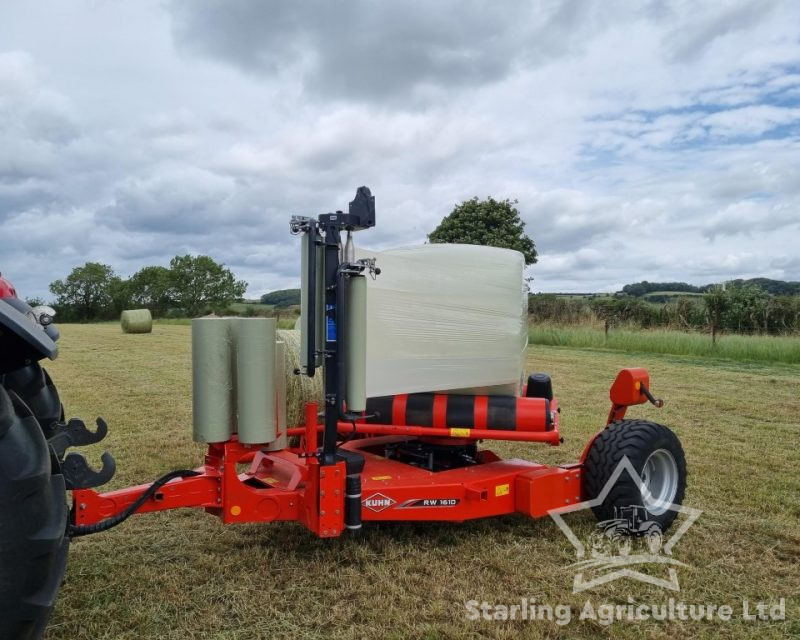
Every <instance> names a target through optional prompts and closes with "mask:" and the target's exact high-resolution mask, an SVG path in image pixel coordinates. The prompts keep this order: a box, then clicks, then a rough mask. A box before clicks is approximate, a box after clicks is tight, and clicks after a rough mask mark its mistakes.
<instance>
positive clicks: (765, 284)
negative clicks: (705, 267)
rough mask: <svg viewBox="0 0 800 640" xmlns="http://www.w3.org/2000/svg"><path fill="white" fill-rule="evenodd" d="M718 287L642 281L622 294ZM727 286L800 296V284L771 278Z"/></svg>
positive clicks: (644, 293) (633, 294)
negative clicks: (751, 287)
mask: <svg viewBox="0 0 800 640" xmlns="http://www.w3.org/2000/svg"><path fill="white" fill-rule="evenodd" d="M718 286H719V285H718V284H704V285H700V286H695V285H693V284H688V283H687V282H648V281H647V280H642V281H641V282H634V283H633V284H626V285H625V286H624V287H622V293H624V294H625V295H629V296H635V297H641V296H646V295H647V294H650V293H655V292H656V291H659V292H660V291H663V292H672V293H706V292H707V291H709V290H711V289H713V288H714V287H718ZM726 286H728V287H748V286H753V287H756V288H758V289H761V290H762V291H764V292H765V293H770V294H772V295H774V296H800V282H787V281H785V280H772V279H771V278H750V279H749V280H742V279H741V278H738V279H736V280H729V281H728V282H727V283H726Z"/></svg>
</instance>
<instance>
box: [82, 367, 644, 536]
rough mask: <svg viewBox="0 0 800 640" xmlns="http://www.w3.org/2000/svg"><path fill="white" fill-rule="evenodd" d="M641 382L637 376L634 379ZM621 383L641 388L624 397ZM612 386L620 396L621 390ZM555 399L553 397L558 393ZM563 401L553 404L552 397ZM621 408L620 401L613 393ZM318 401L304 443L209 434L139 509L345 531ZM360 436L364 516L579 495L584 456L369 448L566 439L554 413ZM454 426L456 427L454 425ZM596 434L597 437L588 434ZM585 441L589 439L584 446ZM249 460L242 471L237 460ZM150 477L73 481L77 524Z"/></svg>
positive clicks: (440, 512)
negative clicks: (187, 473) (502, 424)
mask: <svg viewBox="0 0 800 640" xmlns="http://www.w3.org/2000/svg"><path fill="white" fill-rule="evenodd" d="M645 381H649V379H648V377H647V372H646V371H645V370H644V369H624V370H623V371H621V372H620V374H619V375H618V376H617V380H616V381H615V383H614V384H615V385H616V386H615V387H612V389H614V388H615V389H616V390H617V391H616V392H614V391H612V400H620V401H624V402H625V403H626V404H625V405H624V408H625V409H627V407H629V406H631V405H634V404H642V403H644V402H647V401H648V398H647V396H646V395H645V394H644V393H643V392H641V387H642V386H643V383H644V382H645ZM637 384H638V386H637ZM623 385H625V386H626V387H627V390H635V393H633V392H631V393H628V391H627V390H626V391H625V392H626V393H628V395H627V396H625V397H622V396H621V393H620V390H621V389H622V387H623ZM615 396H616V397H615ZM553 402H555V398H554V399H553ZM556 406H557V405H556ZM613 406H614V407H617V409H618V411H620V410H621V408H622V407H621V406H620V405H618V403H617V402H614V403H613ZM317 411H318V406H317V405H316V404H314V403H310V404H308V405H306V411H305V425H303V426H301V427H295V428H291V429H289V430H288V433H289V434H290V435H300V436H302V438H301V445H300V446H299V447H294V448H288V449H282V450H280V451H273V452H269V451H266V449H265V445H245V444H241V443H240V442H238V441H237V440H236V437H235V436H234V437H233V438H232V439H231V440H229V441H228V442H223V443H219V444H211V445H209V447H208V452H207V453H206V457H205V463H204V464H203V466H201V467H199V468H198V469H197V471H198V473H199V475H196V476H191V477H186V478H176V479H174V480H171V481H170V482H168V483H166V484H165V485H164V486H163V487H161V488H160V489H159V490H158V491H157V492H156V493H155V494H154V495H153V496H151V497H150V498H149V499H148V500H147V501H146V502H145V503H144V504H143V505H142V507H140V508H139V509H138V510H137V513H146V512H151V511H166V510H170V509H179V508H185V507H190V508H200V509H205V510H206V511H207V512H209V513H211V514H214V515H216V516H218V517H219V518H220V519H221V520H222V522H223V523H225V524H233V523H243V522H272V521H276V520H292V521H296V522H299V523H300V524H302V525H303V526H305V527H306V528H307V529H309V530H310V531H312V532H313V533H315V534H316V535H318V536H320V537H322V538H331V537H337V536H339V535H341V533H342V531H343V530H344V518H345V493H346V492H345V477H346V473H347V470H346V464H345V462H344V461H343V460H341V459H337V460H336V461H334V462H333V464H322V461H321V460H320V459H319V457H318V456H317V455H316V454H317V452H318V447H317V441H318V434H319V432H321V431H324V429H325V428H326V427H327V423H325V424H320V423H319V422H318V418H317V416H318V413H317ZM355 427H356V433H357V434H358V436H359V437H357V438H356V439H353V440H351V441H350V442H347V443H346V444H343V445H342V446H341V449H342V450H344V451H350V452H355V453H360V454H362V455H363V457H364V460H365V463H364V469H363V471H362V472H361V477H362V479H363V482H362V492H361V507H362V511H361V515H362V519H363V520H364V521H431V520H437V521H452V522H462V521H465V520H473V519H476V518H485V517H490V516H497V515H503V514H509V513H522V514H524V515H528V516H530V517H534V518H537V517H542V516H545V515H547V513H548V511H549V510H551V509H556V508H558V507H563V506H565V505H569V504H574V503H575V502H580V501H581V500H583V498H584V495H583V493H582V489H581V486H582V482H581V473H582V471H583V458H584V457H585V455H584V456H582V458H581V460H580V461H579V462H577V463H574V464H566V465H560V466H550V465H543V464H537V463H534V462H528V461H525V460H516V459H515V460H502V459H501V458H499V457H498V456H497V455H496V454H495V453H493V452H492V451H490V450H488V449H483V450H481V451H480V461H479V463H478V464H475V465H470V466H465V467H461V468H456V469H451V470H447V471H427V470H425V469H422V468H419V467H416V466H413V465H410V464H407V463H405V462H400V461H397V460H390V459H386V458H382V457H381V456H378V455H375V454H374V453H372V452H370V449H373V450H374V449H375V448H376V447H381V446H383V445H386V444H389V443H395V442H401V441H403V440H415V439H420V438H423V439H439V438H441V437H445V438H447V439H448V440H449V441H450V442H452V443H454V444H456V443H459V442H464V441H475V440H484V439H497V440H515V441H521V442H544V443H548V444H550V445H553V446H557V445H558V444H559V443H560V441H561V435H560V432H559V429H558V423H557V422H556V424H555V425H554V428H553V429H552V430H550V431H506V430H495V429H491V428H488V429H466V428H464V429H441V428H434V427H423V426H416V425H404V424H400V425H395V424H367V423H363V422H362V423H357V424H356V425H355ZM352 429H353V425H352V423H350V422H343V421H338V422H337V423H336V435H337V436H340V435H343V434H350V433H352ZM454 432H455V433H454ZM589 444H591V441H590V443H589ZM588 446H589V445H587V449H588ZM242 465H247V469H246V470H244V471H240V470H239V467H241V466H242ZM149 486H150V485H140V486H136V487H129V488H126V489H120V490H117V491H110V492H107V493H98V492H97V491H95V490H93V489H76V490H74V491H73V497H74V506H73V517H72V520H73V524H76V525H90V524H96V523H98V522H100V521H102V520H105V519H107V518H111V517H113V516H115V515H118V514H119V513H121V512H122V511H124V510H125V508H126V507H128V506H129V505H131V504H132V503H133V502H134V501H136V500H137V499H138V498H139V497H140V496H141V495H142V494H143V493H144V492H145V491H146V490H147V489H148V487H149Z"/></svg>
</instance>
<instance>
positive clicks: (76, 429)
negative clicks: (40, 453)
mask: <svg viewBox="0 0 800 640" xmlns="http://www.w3.org/2000/svg"><path fill="white" fill-rule="evenodd" d="M52 432H53V435H51V436H50V437H49V438H48V439H47V444H48V445H49V446H50V449H51V451H52V452H53V454H54V455H55V457H56V458H57V459H58V461H59V464H60V466H61V473H62V474H63V475H64V484H65V485H66V488H67V489H91V488H93V487H99V486H100V485H103V484H105V483H106V482H108V481H109V480H111V478H113V477H114V474H115V473H116V471H117V464H116V462H115V461H114V457H113V456H112V455H111V454H110V453H108V451H106V452H105V453H103V455H102V456H100V460H101V461H102V463H103V466H102V468H101V469H100V471H95V470H94V469H93V468H92V467H91V466H89V463H88V462H86V458H84V457H83V456H82V455H81V454H80V453H70V454H69V455H68V456H66V457H64V454H65V453H66V451H67V449H68V448H69V447H80V446H85V445H89V444H96V443H98V442H100V441H101V440H102V439H103V438H105V437H106V435H107V434H108V425H107V424H106V421H105V420H103V419H102V418H97V430H96V431H90V430H89V429H87V428H86V423H85V422H84V421H83V420H80V419H79V418H70V419H69V420H68V421H67V422H58V423H56V424H54V425H53V427H52Z"/></svg>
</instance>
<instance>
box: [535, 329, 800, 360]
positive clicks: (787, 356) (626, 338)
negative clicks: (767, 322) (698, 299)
mask: <svg viewBox="0 0 800 640" xmlns="http://www.w3.org/2000/svg"><path fill="white" fill-rule="evenodd" d="M528 337H529V341H530V343H531V344H537V345H547V346H553V347H572V348H580V349H610V350H614V351H626V352H629V353H661V354H670V355H682V356H698V357H702V358H726V359H730V360H737V361H741V362H782V363H788V364H800V338H798V337H778V336H742V335H723V336H717V343H716V344H713V343H712V341H711V336H710V335H708V334H701V333H688V332H682V331H669V330H661V329H652V330H639V331H636V330H630V329H611V331H609V334H608V339H607V340H606V337H605V335H604V333H603V330H602V329H594V328H590V327H559V326H552V325H531V326H530V328H529V330H528Z"/></svg>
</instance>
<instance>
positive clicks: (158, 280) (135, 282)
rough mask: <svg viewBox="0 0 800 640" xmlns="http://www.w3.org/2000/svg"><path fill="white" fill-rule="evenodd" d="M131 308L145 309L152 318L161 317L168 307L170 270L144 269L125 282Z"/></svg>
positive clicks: (156, 267)
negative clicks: (149, 312)
mask: <svg viewBox="0 0 800 640" xmlns="http://www.w3.org/2000/svg"><path fill="white" fill-rule="evenodd" d="M126 284H127V288H128V296H129V298H130V301H131V306H134V307H146V308H148V309H150V311H151V312H152V314H153V315H154V316H157V317H158V316H163V315H164V314H165V313H166V311H167V309H168V308H169V305H170V302H171V300H170V284H171V279H170V270H169V269H167V268H166V267H158V266H151V267H144V268H142V269H139V271H137V272H136V273H134V274H133V275H132V276H131V277H130V278H129V279H128V281H127V283H126Z"/></svg>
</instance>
